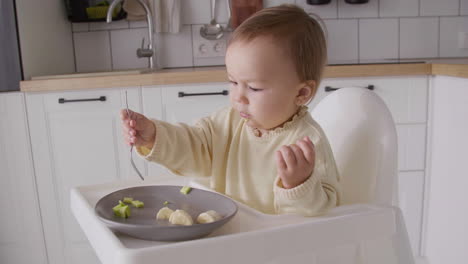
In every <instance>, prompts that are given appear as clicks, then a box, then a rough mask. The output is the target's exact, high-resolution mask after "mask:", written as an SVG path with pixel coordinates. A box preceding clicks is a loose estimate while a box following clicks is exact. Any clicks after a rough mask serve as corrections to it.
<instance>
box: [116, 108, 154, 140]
mask: <svg viewBox="0 0 468 264" xmlns="http://www.w3.org/2000/svg"><path fill="white" fill-rule="evenodd" d="M128 112H129V113H128V114H127V109H122V110H120V119H122V122H123V123H122V132H123V137H124V139H125V143H127V144H128V145H135V146H145V147H147V148H149V149H152V148H153V145H154V140H155V138H156V127H155V126H154V123H153V122H152V121H151V120H149V119H148V118H146V116H144V115H142V114H139V113H137V112H133V111H131V110H128Z"/></svg>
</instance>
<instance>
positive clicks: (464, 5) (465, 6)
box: [460, 0, 468, 16]
mask: <svg viewBox="0 0 468 264" xmlns="http://www.w3.org/2000/svg"><path fill="white" fill-rule="evenodd" d="M460 14H461V15H462V16H466V15H468V0H461V6H460Z"/></svg>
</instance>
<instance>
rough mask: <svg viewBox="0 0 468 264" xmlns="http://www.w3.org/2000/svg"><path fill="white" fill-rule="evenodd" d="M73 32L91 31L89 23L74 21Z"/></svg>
mask: <svg viewBox="0 0 468 264" xmlns="http://www.w3.org/2000/svg"><path fill="white" fill-rule="evenodd" d="M72 30H73V32H87V31H89V23H83V22H82V23H72Z"/></svg>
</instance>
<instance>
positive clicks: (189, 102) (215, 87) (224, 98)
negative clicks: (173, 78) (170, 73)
mask: <svg viewBox="0 0 468 264" xmlns="http://www.w3.org/2000/svg"><path fill="white" fill-rule="evenodd" d="M223 91H226V92H225V94H224V95H222V94H221V95H220V94H214V95H212V94H210V93H222V92H223ZM228 91H229V85H228V84H227V83H210V84H190V85H177V86H171V87H165V88H164V89H163V90H162V98H163V115H164V119H165V120H166V121H168V122H172V123H174V122H182V123H188V124H194V123H195V121H197V120H198V119H200V118H202V117H205V116H209V115H210V114H211V113H213V112H215V111H216V110H219V109H221V108H223V107H225V106H228V105H229V96H228V94H227V93H228ZM180 93H184V94H186V95H185V96H180Z"/></svg>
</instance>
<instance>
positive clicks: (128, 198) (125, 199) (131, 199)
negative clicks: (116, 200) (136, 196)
mask: <svg viewBox="0 0 468 264" xmlns="http://www.w3.org/2000/svg"><path fill="white" fill-rule="evenodd" d="M132 201H133V198H132V197H124V198H123V202H124V203H131V202H132Z"/></svg>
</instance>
